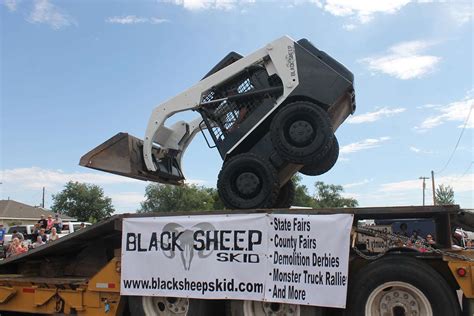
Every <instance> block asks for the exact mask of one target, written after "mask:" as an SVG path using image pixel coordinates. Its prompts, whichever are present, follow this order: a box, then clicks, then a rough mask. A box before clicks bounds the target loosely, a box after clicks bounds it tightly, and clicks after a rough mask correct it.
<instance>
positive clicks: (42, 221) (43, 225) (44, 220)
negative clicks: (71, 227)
mask: <svg viewBox="0 0 474 316" xmlns="http://www.w3.org/2000/svg"><path fill="white" fill-rule="evenodd" d="M38 224H40V228H44V229H46V227H47V226H48V221H47V220H46V219H45V218H44V215H43V214H41V219H40V220H39V221H38Z"/></svg>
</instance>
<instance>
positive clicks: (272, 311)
mask: <svg viewBox="0 0 474 316" xmlns="http://www.w3.org/2000/svg"><path fill="white" fill-rule="evenodd" d="M269 315H272V316H280V315H285V316H319V315H322V309H321V308H318V307H314V306H303V305H293V304H282V303H272V302H259V301H234V300H232V301H229V302H226V316H269Z"/></svg>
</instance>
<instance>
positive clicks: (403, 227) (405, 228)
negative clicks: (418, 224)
mask: <svg viewBox="0 0 474 316" xmlns="http://www.w3.org/2000/svg"><path fill="white" fill-rule="evenodd" d="M400 235H402V236H405V237H408V225H407V224H406V223H401V224H400Z"/></svg>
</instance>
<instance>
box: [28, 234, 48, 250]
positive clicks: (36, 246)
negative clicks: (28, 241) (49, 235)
mask: <svg viewBox="0 0 474 316" xmlns="http://www.w3.org/2000/svg"><path fill="white" fill-rule="evenodd" d="M44 244H45V242H44V241H43V239H42V238H41V236H39V235H38V237H36V241H35V242H34V243H33V244H32V245H31V248H33V249H35V248H38V247H39V246H42V245H44Z"/></svg>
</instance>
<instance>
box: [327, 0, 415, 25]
mask: <svg viewBox="0 0 474 316" xmlns="http://www.w3.org/2000/svg"><path fill="white" fill-rule="evenodd" d="M408 3H410V0H383V1H382V0H378V1H374V0H326V1H325V3H324V4H323V8H324V10H325V11H327V12H329V13H331V14H332V15H335V16H342V17H353V18H355V19H357V20H358V21H359V22H360V23H367V22H369V21H370V20H372V18H373V16H374V15H375V14H379V13H385V14H392V13H396V12H397V11H399V10H400V9H401V8H403V7H404V6H405V5H407V4H408Z"/></svg>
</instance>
